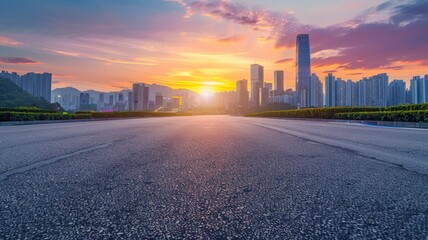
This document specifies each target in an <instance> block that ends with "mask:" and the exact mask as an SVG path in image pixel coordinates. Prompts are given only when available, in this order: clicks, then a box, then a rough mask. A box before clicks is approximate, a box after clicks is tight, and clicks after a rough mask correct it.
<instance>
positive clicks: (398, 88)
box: [388, 80, 406, 106]
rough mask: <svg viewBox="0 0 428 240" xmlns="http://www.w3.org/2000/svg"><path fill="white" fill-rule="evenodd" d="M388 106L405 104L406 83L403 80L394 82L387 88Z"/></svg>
mask: <svg viewBox="0 0 428 240" xmlns="http://www.w3.org/2000/svg"><path fill="white" fill-rule="evenodd" d="M388 92H389V96H388V105H389V106H394V105H400V104H404V103H406V82H404V81H403V80H394V81H392V82H391V83H390V84H389V87H388Z"/></svg>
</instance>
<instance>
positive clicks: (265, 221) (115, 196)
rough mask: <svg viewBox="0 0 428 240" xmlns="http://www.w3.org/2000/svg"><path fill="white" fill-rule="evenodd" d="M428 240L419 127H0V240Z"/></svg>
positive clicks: (259, 121) (202, 123) (234, 121)
mask: <svg viewBox="0 0 428 240" xmlns="http://www.w3.org/2000/svg"><path fill="white" fill-rule="evenodd" d="M427 237H428V131H427V130H420V129H400V128H385V127H371V126H363V125H355V124H353V125H352V124H344V123H329V122H316V121H297V120H282V119H263V118H243V117H230V116H195V117H170V118H144V119H131V120H115V121H97V122H74V123H62V124H46V125H27V126H3V127H0V239H424V240H425V239H427Z"/></svg>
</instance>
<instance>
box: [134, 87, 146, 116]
mask: <svg viewBox="0 0 428 240" xmlns="http://www.w3.org/2000/svg"><path fill="white" fill-rule="evenodd" d="M132 97H133V110H134V111H147V110H149V87H148V86H146V85H145V84H144V83H134V84H133V85H132Z"/></svg>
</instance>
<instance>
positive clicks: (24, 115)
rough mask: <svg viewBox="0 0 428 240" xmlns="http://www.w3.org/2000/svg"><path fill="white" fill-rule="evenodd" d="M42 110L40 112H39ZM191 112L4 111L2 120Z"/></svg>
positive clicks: (144, 115)
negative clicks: (63, 112) (68, 112)
mask: <svg viewBox="0 0 428 240" xmlns="http://www.w3.org/2000/svg"><path fill="white" fill-rule="evenodd" d="M39 111H40V112H39ZM190 115H191V114H189V113H172V112H171V113H170V112H77V113H76V114H62V113H58V112H50V111H49V110H48V112H43V110H41V109H40V110H37V111H36V112H26V111H15V109H13V111H2V110H0V121H36V120H71V119H94V118H96V119H102V118H142V117H172V116H190Z"/></svg>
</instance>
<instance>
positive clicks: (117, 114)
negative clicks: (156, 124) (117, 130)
mask: <svg viewBox="0 0 428 240" xmlns="http://www.w3.org/2000/svg"><path fill="white" fill-rule="evenodd" d="M91 115H92V117H93V118H140V117H173V116H190V115H191V114H189V113H170V112H91Z"/></svg>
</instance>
